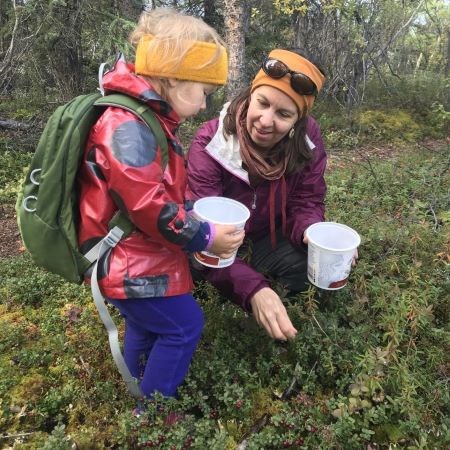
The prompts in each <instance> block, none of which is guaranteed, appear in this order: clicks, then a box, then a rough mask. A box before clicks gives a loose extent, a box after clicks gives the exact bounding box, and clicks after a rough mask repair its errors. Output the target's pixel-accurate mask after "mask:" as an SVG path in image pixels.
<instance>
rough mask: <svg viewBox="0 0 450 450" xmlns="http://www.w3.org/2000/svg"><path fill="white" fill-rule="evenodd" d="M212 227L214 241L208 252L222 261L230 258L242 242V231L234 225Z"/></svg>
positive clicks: (243, 234) (243, 233)
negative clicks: (213, 229) (213, 228)
mask: <svg viewBox="0 0 450 450" xmlns="http://www.w3.org/2000/svg"><path fill="white" fill-rule="evenodd" d="M214 227H215V235H214V241H213V243H212V245H211V247H210V248H209V251H210V252H211V253H214V254H215V255H217V256H219V257H220V258H222V259H228V258H231V257H232V256H233V254H234V253H235V252H236V251H237V249H238V248H239V247H240V246H241V244H242V242H243V240H244V236H245V232H244V230H240V229H238V228H236V227H235V226H234V225H217V224H215V225H214Z"/></svg>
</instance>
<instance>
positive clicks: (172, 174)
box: [79, 61, 200, 299]
mask: <svg viewBox="0 0 450 450" xmlns="http://www.w3.org/2000/svg"><path fill="white" fill-rule="evenodd" d="M102 81H103V88H104V89H105V92H106V93H109V92H112V91H114V92H121V93H125V94H128V95H130V96H133V97H136V98H137V99H139V100H140V101H142V102H145V103H146V104H148V105H150V106H151V108H152V109H153V111H155V113H156V115H157V118H158V119H159V122H160V123H161V126H162V128H163V130H164V132H165V134H166V137H167V140H168V146H169V162H168V165H167V167H166V169H165V170H164V172H163V170H162V164H161V150H160V148H159V147H158V145H157V142H156V138H155V137H154V135H153V133H152V131H151V130H150V129H149V128H148V127H147V126H146V125H145V124H144V123H143V122H142V121H141V120H140V119H138V118H137V117H136V116H135V115H134V114H133V113H131V112H128V111H126V110H124V109H121V108H116V107H108V108H107V109H106V110H105V112H104V113H103V114H102V116H101V117H100V119H99V120H98V121H97V123H96V124H95V125H94V126H93V127H92V130H91V133H90V136H89V139H88V143H87V146H86V150H85V153H84V157H83V161H82V166H81V169H80V174H79V180H80V194H81V197H80V216H81V223H80V226H79V243H80V246H81V250H82V251H83V252H84V253H85V252H86V251H88V250H89V249H90V248H91V247H93V245H95V244H96V243H97V242H98V241H99V240H100V239H102V238H103V237H104V236H105V235H106V234H107V232H108V223H109V221H110V220H111V218H112V216H113V215H114V213H115V212H116V211H117V210H118V209H119V208H120V209H121V210H123V211H125V212H126V213H127V214H128V216H129V217H130V219H131V221H132V222H133V223H134V224H135V225H136V230H135V231H133V233H132V234H131V235H130V236H129V237H127V238H126V239H124V240H122V241H120V242H119V244H118V245H117V246H116V247H115V248H114V249H112V250H111V251H110V252H109V253H107V254H106V255H105V257H103V258H102V260H101V261H100V262H99V268H98V275H99V283H100V287H101V290H102V292H103V294H104V295H105V296H106V297H109V298H114V299H124V298H142V297H155V296H158V297H159V296H170V295H180V294H185V293H187V292H189V291H191V290H192V287H193V283H192V278H191V274H190V271H189V263H188V257H187V254H186V252H185V251H184V250H183V247H185V246H186V245H187V244H189V242H190V241H191V240H192V238H193V237H194V236H195V235H196V233H197V231H198V230H199V226H200V223H199V222H198V221H197V220H195V219H193V218H191V217H190V216H189V215H187V213H186V211H185V209H184V199H185V197H184V195H185V189H186V183H187V177H186V169H185V159H184V154H183V150H182V147H181V145H180V142H179V140H178V138H177V137H175V132H176V129H177V127H178V126H179V118H178V116H177V114H176V113H175V112H174V111H173V110H172V108H171V107H170V105H169V104H168V103H167V102H166V101H164V100H162V99H161V97H160V96H159V95H158V94H157V93H156V92H155V91H154V89H153V88H152V86H151V85H150V84H149V82H148V81H147V80H145V79H144V78H142V77H140V76H137V75H135V73H134V67H133V66H132V65H131V64H126V63H125V62H124V61H118V62H117V63H116V65H115V67H114V68H113V69H112V70H111V71H110V72H108V73H106V74H105V76H104V77H103V80H102Z"/></svg>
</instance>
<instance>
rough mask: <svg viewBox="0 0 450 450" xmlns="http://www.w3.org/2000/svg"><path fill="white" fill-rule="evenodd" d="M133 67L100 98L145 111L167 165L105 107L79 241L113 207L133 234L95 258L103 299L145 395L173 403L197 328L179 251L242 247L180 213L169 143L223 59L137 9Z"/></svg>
mask: <svg viewBox="0 0 450 450" xmlns="http://www.w3.org/2000/svg"><path fill="white" fill-rule="evenodd" d="M131 41H132V43H133V44H135V45H136V59H135V65H132V64H127V63H126V62H125V61H123V60H118V61H117V62H116V64H115V66H114V68H113V69H112V70H111V71H109V72H108V73H106V74H105V76H104V77H103V80H102V81H103V83H102V84H103V88H104V89H105V92H106V93H107V94H108V93H111V92H121V93H125V94H127V95H130V96H132V97H135V98H137V99H138V100H140V101H141V102H143V103H145V104H147V105H149V106H150V107H151V109H152V110H153V111H154V112H155V113H156V115H157V118H158V120H159V122H160V124H161V126H162V128H163V130H164V132H165V135H166V137H167V141H168V146H169V160H168V164H167V167H166V168H165V169H163V167H162V154H161V150H160V148H159V147H158V144H157V140H156V138H155V136H154V135H153V133H152V131H151V130H150V129H149V128H148V127H147V126H146V125H145V124H144V123H143V122H142V121H141V120H139V119H138V118H137V117H136V116H135V115H134V114H133V113H131V112H129V111H126V110H124V109H121V108H116V107H108V108H107V109H106V110H105V112H104V113H103V114H102V116H101V117H100V119H99V120H98V121H97V123H96V124H95V125H94V126H93V128H92V130H91V133H90V137H89V140H88V143H87V146H86V151H85V154H84V159H83V162H82V168H81V172H80V189H81V201H80V216H81V223H80V227H79V241H80V245H81V248H82V250H83V251H84V252H86V251H88V250H89V249H90V248H92V246H93V245H94V244H95V243H96V242H98V241H99V240H100V239H101V238H102V237H103V236H104V235H106V234H107V227H108V222H109V221H110V220H111V218H112V216H113V215H114V214H115V212H116V211H117V210H121V211H123V212H125V213H126V214H127V215H128V217H129V218H130V219H131V221H132V222H133V224H134V225H135V227H136V228H135V230H134V231H133V233H132V234H131V235H130V236H129V237H127V238H126V239H123V240H121V241H120V242H119V244H118V245H117V246H116V247H115V248H114V249H112V250H111V251H110V252H109V253H107V254H106V256H105V257H104V258H102V259H101V260H100V261H99V268H98V278H99V284H100V288H101V290H102V293H103V295H104V296H105V297H106V298H108V300H109V301H110V302H111V303H112V304H113V305H115V306H116V307H117V308H118V309H119V310H120V312H121V314H122V315H123V316H124V318H125V325H126V331H125V342H124V357H125V361H126V363H127V365H128V368H129V370H130V372H131V374H132V375H133V376H134V377H136V378H138V379H141V390H142V392H143V394H144V395H145V397H146V398H152V396H153V395H154V393H155V392H160V393H161V394H163V395H164V396H167V397H173V396H176V390H177V387H178V386H179V385H180V384H181V383H182V382H183V380H184V378H185V376H186V373H187V370H188V368H189V364H190V361H191V358H192V355H193V353H194V351H195V348H196V345H197V342H198V340H199V338H200V335H201V332H202V328H203V322H204V319H203V314H202V311H201V309H200V307H199V306H198V304H197V303H196V301H195V299H194V297H193V296H192V293H191V291H192V288H193V283H192V278H191V275H190V270H189V262H188V256H187V252H194V251H200V250H204V249H208V250H209V251H211V252H213V253H216V254H218V255H219V256H221V257H224V258H226V257H230V256H231V255H232V253H233V252H234V251H235V250H236V249H237V248H238V247H239V245H240V244H241V243H242V240H243V237H244V236H243V232H242V231H238V230H236V228H235V227H234V226H220V225H212V224H210V223H207V222H199V221H198V220H196V219H195V218H194V217H192V216H191V215H189V214H188V213H187V212H186V209H185V207H184V204H185V197H184V194H185V190H186V185H187V176H186V170H185V159H184V154H183V149H182V148H181V145H180V142H179V140H178V138H177V137H176V132H177V129H178V127H179V125H180V123H181V122H182V121H184V120H185V119H187V118H188V117H191V116H194V115H195V114H197V113H198V112H199V111H200V110H202V109H204V108H205V106H206V105H205V99H206V96H207V95H208V94H211V93H212V92H213V91H214V90H215V89H216V88H217V87H218V86H219V85H222V84H224V83H225V82H226V78H227V54H226V50H225V48H224V47H223V45H222V44H221V40H220V38H219V36H218V34H217V33H216V31H215V30H214V29H212V28H211V27H210V26H208V25H207V24H205V23H204V22H203V21H202V20H200V19H197V18H194V17H190V16H187V15H183V14H181V13H177V12H175V11H173V10H170V9H156V10H152V11H150V12H144V13H143V14H142V16H141V18H140V20H139V23H138V25H137V27H136V29H135V30H134V32H133V33H132V35H131Z"/></svg>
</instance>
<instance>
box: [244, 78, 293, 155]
mask: <svg viewBox="0 0 450 450" xmlns="http://www.w3.org/2000/svg"><path fill="white" fill-rule="evenodd" d="M297 119H298V111H297V105H296V104H295V103H294V101H293V100H292V99H291V98H290V97H288V96H287V95H286V94H284V93H283V92H281V91H280V90H278V89H276V88H274V87H272V86H259V87H257V88H256V89H255V90H254V91H253V92H252V93H251V96H250V103H249V106H248V111H247V131H248V133H249V134H250V137H251V139H252V141H253V142H254V143H255V144H256V145H257V146H259V147H262V148H265V149H270V148H272V147H273V146H274V145H275V144H276V143H277V142H279V141H280V140H281V139H283V137H284V136H286V134H287V133H289V131H290V130H291V128H292V127H293V126H294V124H295V122H297Z"/></svg>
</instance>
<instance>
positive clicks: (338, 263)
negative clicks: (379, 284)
mask: <svg viewBox="0 0 450 450" xmlns="http://www.w3.org/2000/svg"><path fill="white" fill-rule="evenodd" d="M305 234H306V236H307V238H308V279H309V281H310V282H311V283H313V284H314V285H315V286H317V287H318V288H321V289H327V290H330V291H334V290H337V289H341V288H343V287H344V286H345V285H346V284H347V279H348V276H349V274H350V271H351V267H352V261H353V258H354V256H355V253H356V249H357V248H358V246H359V244H360V243H361V238H360V236H359V234H358V233H357V232H356V231H355V230H353V229H352V228H350V227H348V226H347V225H343V224H340V223H336V222H319V223H315V224H313V225H311V226H310V227H308V229H307V230H306V232H305Z"/></svg>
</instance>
